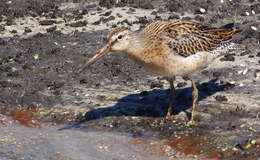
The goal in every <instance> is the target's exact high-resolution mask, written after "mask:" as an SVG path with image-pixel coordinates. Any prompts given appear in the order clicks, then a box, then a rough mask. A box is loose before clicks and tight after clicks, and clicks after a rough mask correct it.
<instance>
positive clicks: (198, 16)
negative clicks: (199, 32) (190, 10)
mask: <svg viewBox="0 0 260 160" xmlns="http://www.w3.org/2000/svg"><path fill="white" fill-rule="evenodd" d="M194 19H195V20H196V21H199V22H204V21H205V19H204V17H202V16H200V15H197V16H196V17H195V18H194Z"/></svg>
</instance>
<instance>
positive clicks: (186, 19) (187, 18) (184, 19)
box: [181, 17, 192, 21]
mask: <svg viewBox="0 0 260 160" xmlns="http://www.w3.org/2000/svg"><path fill="white" fill-rule="evenodd" d="M181 20H183V21H191V20H192V18H191V17H183V18H182V19H181Z"/></svg>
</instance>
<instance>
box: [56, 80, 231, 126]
mask: <svg viewBox="0 0 260 160" xmlns="http://www.w3.org/2000/svg"><path fill="white" fill-rule="evenodd" d="M216 82H217V80H216V79H213V80H210V81H208V82H205V83H202V84H200V85H198V86H197V87H198V90H199V101H200V100H203V99H205V98H207V97H208V96H211V95H213V94H215V93H216V92H219V91H223V90H225V89H227V88H230V87H232V86H233V85H232V84H230V83H225V84H224V83H223V84H220V83H216ZM168 93H169V90H162V89H154V90H152V91H144V92H141V93H139V94H130V95H127V96H125V97H123V98H121V99H119V100H118V101H117V103H116V104H115V105H113V106H110V107H106V108H98V109H93V110H91V111H89V112H86V114H85V119H84V120H82V121H80V122H77V123H75V124H73V125H70V126H67V127H64V128H61V129H59V130H63V129H68V128H72V127H77V126H78V125H79V124H81V123H84V122H87V121H91V120H97V119H101V118H104V117H112V116H147V117H164V116H165V114H166V113H167V108H168V102H169V101H168ZM176 93H177V95H176V99H175V102H174V103H173V107H174V111H175V113H176V114H177V113H178V112H181V111H186V110H187V109H189V108H190V107H191V106H192V100H191V99H192V98H191V97H192V88H191V87H186V88H180V89H176Z"/></svg>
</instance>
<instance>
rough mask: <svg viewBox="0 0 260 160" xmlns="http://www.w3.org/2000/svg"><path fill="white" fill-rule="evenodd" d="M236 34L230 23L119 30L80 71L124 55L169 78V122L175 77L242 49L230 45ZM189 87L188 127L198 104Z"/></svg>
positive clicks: (185, 23) (179, 23) (151, 25)
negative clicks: (109, 57)
mask: <svg viewBox="0 0 260 160" xmlns="http://www.w3.org/2000/svg"><path fill="white" fill-rule="evenodd" d="M237 32H238V30H237V29H235V28H234V24H233V23H230V24H226V25H224V26H222V27H219V28H214V27H210V26H209V25H206V24H201V23H196V22H188V21H175V22H169V21H155V22H151V23H149V24H147V25H146V26H145V27H144V28H143V29H142V30H139V31H131V30H130V29H129V28H127V27H118V28H115V29H114V30H113V31H112V32H110V33H109V34H108V36H107V39H108V41H107V43H106V44H105V45H104V47H102V48H101V49H100V50H99V51H98V52H97V53H96V55H94V57H92V58H91V59H90V60H88V61H86V63H85V64H83V66H82V68H81V69H80V70H79V72H82V71H83V70H85V69H86V68H87V67H88V66H89V65H91V64H93V63H94V62H96V61H97V60H99V59H100V58H102V57H103V56H105V55H106V54H108V53H110V52H119V53H123V54H124V55H126V56H127V57H129V58H130V59H132V60H133V61H134V62H136V63H137V64H138V65H140V66H142V67H143V68H144V69H145V70H147V71H150V72H153V73H155V74H157V75H161V76H165V77H168V80H169V83H170V94H169V106H168V111H167V114H166V116H165V119H170V118H171V116H172V114H173V106H172V105H173V101H174V99H175V95H176V94H175V88H174V79H175V76H187V75H190V74H192V73H193V72H195V71H199V70H202V69H204V68H206V67H207V66H208V65H209V64H210V63H211V62H213V60H215V59H217V58H218V57H220V56H222V55H225V54H227V53H229V52H231V51H236V50H241V49H245V46H244V45H242V44H238V43H233V42H231V39H232V36H233V35H234V34H235V33H237ZM191 84H192V88H193V92H192V102H193V103H192V112H191V118H190V120H189V121H188V123H187V124H188V125H194V124H195V121H194V114H195V113H194V111H195V108H196V106H197V104H198V89H197V87H196V84H195V82H194V81H192V80H191Z"/></svg>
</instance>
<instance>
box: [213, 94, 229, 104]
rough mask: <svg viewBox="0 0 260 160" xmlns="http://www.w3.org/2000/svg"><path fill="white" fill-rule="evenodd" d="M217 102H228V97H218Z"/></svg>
mask: <svg viewBox="0 0 260 160" xmlns="http://www.w3.org/2000/svg"><path fill="white" fill-rule="evenodd" d="M215 99H216V101H219V102H226V101H228V99H227V97H226V96H222V95H217V96H216V97H215Z"/></svg>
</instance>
